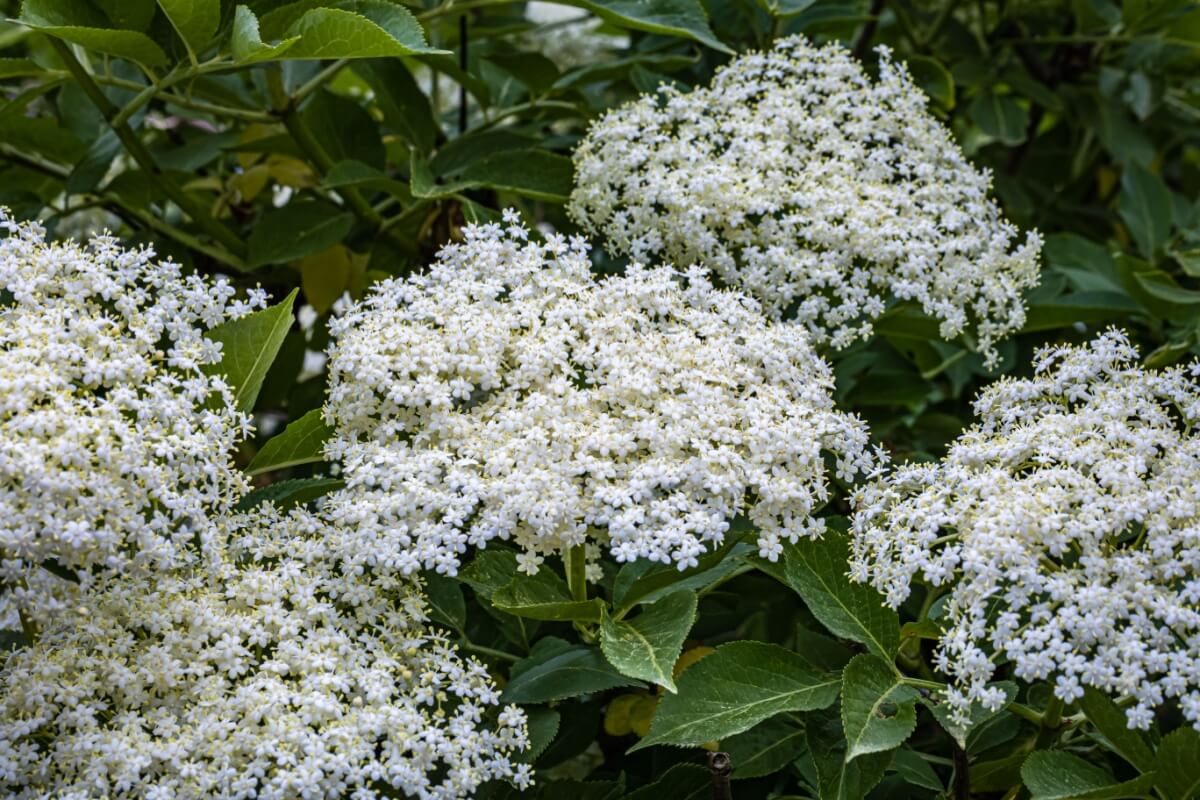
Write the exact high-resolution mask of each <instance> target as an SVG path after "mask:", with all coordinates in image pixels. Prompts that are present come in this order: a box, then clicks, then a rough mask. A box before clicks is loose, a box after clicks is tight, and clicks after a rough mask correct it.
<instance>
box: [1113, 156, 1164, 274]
mask: <svg viewBox="0 0 1200 800" xmlns="http://www.w3.org/2000/svg"><path fill="white" fill-rule="evenodd" d="M1118 210H1119V211H1120V213H1121V219H1122V220H1124V221H1125V225H1126V227H1127V228H1129V233H1130V235H1132V236H1133V239H1134V241H1135V242H1137V246H1138V250H1140V251H1141V253H1142V255H1144V256H1145V257H1146V258H1153V257H1154V254H1155V253H1157V252H1158V251H1159V250H1160V249H1161V248H1162V247H1163V245H1164V244H1165V243H1166V241H1167V237H1168V236H1170V234H1171V192H1170V190H1168V189H1167V187H1166V185H1165V184H1164V183H1163V182H1162V178H1160V177H1158V176H1157V175H1154V174H1153V173H1151V172H1148V171H1146V170H1145V169H1143V168H1142V167H1140V166H1138V165H1137V164H1130V165H1128V166H1127V167H1126V168H1125V172H1124V174H1123V175H1122V176H1121V198H1120V201H1119V202H1118Z"/></svg>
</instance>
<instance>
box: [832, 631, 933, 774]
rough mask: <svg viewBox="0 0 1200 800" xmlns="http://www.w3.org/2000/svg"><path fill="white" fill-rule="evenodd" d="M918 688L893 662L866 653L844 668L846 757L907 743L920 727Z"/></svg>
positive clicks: (843, 723) (843, 706)
mask: <svg viewBox="0 0 1200 800" xmlns="http://www.w3.org/2000/svg"><path fill="white" fill-rule="evenodd" d="M919 696H920V695H919V694H918V693H917V690H916V689H914V688H912V687H911V686H909V685H907V684H905V683H904V681H903V680H902V678H901V676H900V675H899V674H897V673H896V671H895V670H894V669H892V667H891V665H890V664H888V662H886V661H884V660H883V659H881V658H879V657H878V656H873V655H870V654H867V653H863V654H861V655H857V656H855V657H854V658H852V659H850V663H849V664H847V665H846V668H845V669H844V670H842V729H843V730H844V731H845V732H846V760H847V761H849V760H851V759H853V758H855V757H856V756H860V755H863V754H864V753H877V752H879V751H881V750H891V749H892V748H895V747H899V746H900V745H902V744H904V741H905V740H906V739H908V737H909V736H910V735H912V732H913V729H914V728H916V727H917V703H916V701H917V698H918V697H919Z"/></svg>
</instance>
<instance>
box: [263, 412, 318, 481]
mask: <svg viewBox="0 0 1200 800" xmlns="http://www.w3.org/2000/svg"><path fill="white" fill-rule="evenodd" d="M332 434H333V428H331V427H329V426H328V425H326V424H325V419H324V417H323V416H322V415H321V409H319V408H314V409H313V410H312V411H309V412H308V413H307V414H305V415H304V416H302V417H300V419H297V420H292V422H290V423H289V424H288V426H287V427H286V428H284V429H283V432H282V433H280V434H277V435H276V436H273V437H271V438H270V439H269V440H267V443H266V444H264V445H263V446H262V449H261V450H259V451H258V453H256V454H255V456H254V458H253V459H252V460H251V461H250V464H249V465H247V467H246V472H248V473H250V474H251V475H261V474H262V473H264V472H271V471H272V470H277V469H285V468H287V467H295V466H299V465H300V464H312V463H314V462H317V461H324V460H325V440H327V439H328V438H329V437H330V436H331V435H332Z"/></svg>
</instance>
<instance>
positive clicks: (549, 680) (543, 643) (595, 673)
mask: <svg viewBox="0 0 1200 800" xmlns="http://www.w3.org/2000/svg"><path fill="white" fill-rule="evenodd" d="M618 686H638V687H643V686H645V684H643V683H642V682H641V681H634V680H630V679H629V678H626V677H625V676H624V675H622V674H620V673H619V672H617V671H616V670H614V669H613V668H612V666H611V665H610V664H609V663H608V662H607V661H605V660H604V656H602V655H600V651H599V650H597V649H596V648H594V647H587V646H585V645H581V644H569V643H568V642H565V641H563V640H562V639H559V638H557V637H554V636H547V637H546V638H544V639H541V640H539V641H538V643H537V644H536V645H534V647H533V650H532V651H531V652H530V653H529V657H528V658H524V659H522V660H521V661H518V662H517V663H516V664H514V665H513V669H512V676H511V677H510V679H509V682H508V685H507V686H506V687H505V688H504V694H503V695H502V697H501V700H502V702H505V703H549V702H553V701H555V700H563V699H565V698H568V697H578V696H580V695H584V694H594V693H596V692H603V691H605V690H606V689H613V688H616V687H618Z"/></svg>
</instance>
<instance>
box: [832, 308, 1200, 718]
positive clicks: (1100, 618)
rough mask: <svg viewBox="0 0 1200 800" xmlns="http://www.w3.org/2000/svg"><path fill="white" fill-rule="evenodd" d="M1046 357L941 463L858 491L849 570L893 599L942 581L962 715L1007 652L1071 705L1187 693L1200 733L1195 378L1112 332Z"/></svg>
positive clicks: (1008, 388) (988, 399)
mask: <svg viewBox="0 0 1200 800" xmlns="http://www.w3.org/2000/svg"><path fill="white" fill-rule="evenodd" d="M1035 369H1036V374H1035V376H1034V377H1033V378H1031V379H1024V380H1013V379H1004V380H1001V381H999V382H997V383H995V384H993V385H991V386H990V387H988V388H987V389H986V390H984V391H983V392H982V393H981V394H980V396H979V398H978V399H977V400H976V403H975V410H976V413H977V414H978V415H979V417H980V422H979V424H978V425H976V426H974V427H973V428H971V429H970V430H968V431H967V432H966V433H964V434H963V435H962V436H961V437H960V438H959V439H958V441H957V442H956V443H955V444H954V445H953V446H952V447H951V450H950V453H949V455H948V456H947V457H946V458H945V459H943V460H942V461H941V462H940V463H937V464H913V465H906V466H904V467H901V468H899V469H897V470H896V471H895V472H894V473H893V474H892V475H890V476H888V477H886V478H880V479H877V480H875V481H874V482H872V483H870V484H868V485H867V486H866V487H865V488H863V489H861V490H860V491H859V492H858V494H857V496H856V498H855V501H856V505H857V508H858V511H857V514H856V516H855V519H854V529H853V534H854V539H853V550H854V555H853V558H852V559H851V560H852V564H851V573H852V575H853V576H854V577H855V578H857V579H860V580H862V579H865V580H868V581H869V582H870V583H871V584H873V585H874V586H875V587H876V588H877V589H879V591H881V592H883V593H884V594H885V595H886V596H887V599H888V602H889V603H891V604H892V605H899V604H900V603H901V602H902V601H903V600H904V599H905V598H906V597H907V596H908V594H909V587H910V584H911V583H912V581H913V580H914V578H915V577H916V576H917V575H919V574H920V575H923V576H924V577H925V579H926V580H927V581H929V582H930V583H932V584H933V585H934V586H947V587H948V590H949V603H948V605H947V618H946V623H947V625H948V629H947V631H946V633H945V635H944V636H943V638H942V640H941V644H940V647H939V651H938V656H937V660H938V666H939V668H940V669H941V670H943V671H944V672H945V673H947V674H948V675H950V676H952V678H953V679H954V682H955V684H956V688H955V690H954V691H952V692H951V693H950V695H949V697H950V699H951V702H953V703H954V704H955V706H956V710H957V711H958V712H959V713H960V714H965V712H966V707H967V705H968V704H969V703H970V701H972V700H979V701H984V700H985V694H986V691H985V688H984V687H985V685H986V684H987V682H988V681H989V680H990V679H991V678H992V675H993V670H994V663H993V662H994V659H995V658H997V657H998V656H1000V655H1003V656H1006V657H1007V658H1008V660H1009V661H1010V662H1011V663H1012V667H1013V674H1014V675H1015V676H1016V677H1018V678H1022V679H1026V680H1044V679H1048V678H1051V677H1053V679H1054V681H1055V693H1056V694H1057V695H1058V696H1059V697H1060V698H1061V699H1063V700H1066V701H1070V700H1073V699H1077V698H1078V697H1080V696H1081V695H1082V692H1083V688H1082V687H1083V686H1093V687H1095V688H1097V689H1100V690H1103V691H1106V692H1110V693H1111V694H1113V695H1115V696H1116V697H1118V698H1121V699H1130V700H1133V701H1135V704H1134V705H1133V706H1132V707H1130V708H1129V709H1128V710H1127V714H1128V717H1129V724H1130V726H1131V727H1146V726H1147V725H1148V724H1149V723H1150V721H1151V720H1152V718H1153V713H1152V709H1153V708H1154V707H1157V706H1159V705H1161V704H1162V703H1163V702H1164V700H1165V699H1166V698H1178V702H1179V705H1180V707H1181V708H1182V709H1183V711H1184V714H1185V716H1186V717H1187V718H1188V719H1190V720H1191V721H1192V722H1193V724H1195V725H1196V727H1197V728H1200V436H1197V434H1196V433H1195V431H1194V427H1195V425H1196V424H1197V422H1200V387H1197V385H1196V383H1195V382H1194V379H1193V378H1192V377H1191V375H1190V374H1189V372H1188V371H1186V370H1184V369H1181V368H1173V369H1167V370H1162V371H1154V370H1147V369H1143V368H1141V367H1139V366H1138V365H1137V351H1136V350H1135V349H1134V348H1133V347H1132V346H1131V345H1130V344H1129V341H1128V339H1127V338H1126V336H1125V335H1124V334H1123V333H1120V332H1117V331H1110V332H1108V333H1105V334H1103V335H1102V336H1100V337H1099V338H1097V339H1095V340H1094V341H1092V342H1091V343H1090V344H1088V345H1087V346H1084V347H1053V348H1048V349H1046V350H1043V351H1042V352H1040V353H1039V354H1038V355H1037V358H1036V361H1035ZM994 701H995V698H993V702H994Z"/></svg>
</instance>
